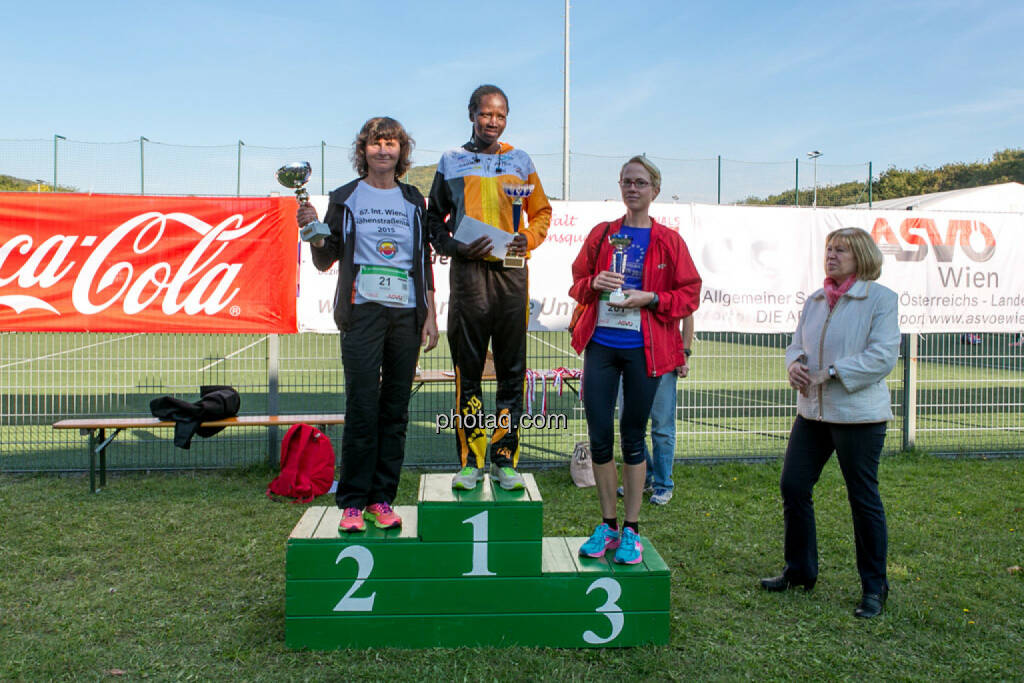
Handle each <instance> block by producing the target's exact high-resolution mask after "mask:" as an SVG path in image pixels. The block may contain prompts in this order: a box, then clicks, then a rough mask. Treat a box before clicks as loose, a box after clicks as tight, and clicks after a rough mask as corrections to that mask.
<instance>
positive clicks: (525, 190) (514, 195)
mask: <svg viewBox="0 0 1024 683" xmlns="http://www.w3.org/2000/svg"><path fill="white" fill-rule="evenodd" d="M502 189H503V190H505V194H506V195H507V196H508V197H509V198H510V199H511V200H512V234H514V235H516V234H519V221H520V220H521V219H522V216H523V199H525V198H526V197H529V196H530V194H531V193H532V192H533V185H529V184H527V183H505V184H504V185H503V186H502ZM501 264H502V265H503V266H505V267H506V268H522V267H523V266H525V265H526V257H525V256H511V255H509V254H507V253H506V254H505V258H504V260H502V262H501Z"/></svg>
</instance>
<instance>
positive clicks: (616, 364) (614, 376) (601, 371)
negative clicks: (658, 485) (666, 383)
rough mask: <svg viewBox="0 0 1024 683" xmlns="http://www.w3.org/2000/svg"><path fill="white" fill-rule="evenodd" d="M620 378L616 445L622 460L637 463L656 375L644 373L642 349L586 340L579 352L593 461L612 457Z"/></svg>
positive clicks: (602, 460)
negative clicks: (617, 346) (584, 348)
mask: <svg viewBox="0 0 1024 683" xmlns="http://www.w3.org/2000/svg"><path fill="white" fill-rule="evenodd" d="M620 378H621V381H622V412H621V414H620V415H619V432H620V435H619V442H620V443H619V445H620V447H621V448H622V461H623V462H624V463H626V464H627V465H639V464H640V463H642V462H643V461H644V437H645V436H646V434H647V418H648V417H649V416H650V414H651V405H652V404H653V403H654V394H655V393H657V391H658V378H657V377H650V376H648V374H647V359H646V358H645V357H644V349H643V348H642V347H641V348H636V349H615V348H612V347H610V346H605V345H604V344H598V343H597V342H590V343H589V344H587V348H586V352H585V353H584V356H583V410H584V412H585V413H586V415H587V432H588V433H589V434H590V454H591V457H592V458H593V460H594V463H595V464H598V465H603V464H604V463H606V462H610V461H611V459H612V447H613V446H614V443H615V429H614V425H615V400H616V398H617V397H618V394H619V381H620Z"/></svg>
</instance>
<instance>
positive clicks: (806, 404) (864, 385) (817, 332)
mask: <svg viewBox="0 0 1024 683" xmlns="http://www.w3.org/2000/svg"><path fill="white" fill-rule="evenodd" d="M899 349H900V328H899V321H898V315H897V296H896V292H894V291H892V290H891V289H889V288H887V287H884V286H882V285H880V284H878V283H877V282H871V281H862V280H858V281H857V282H855V283H854V285H853V287H851V288H850V291H848V292H847V293H846V294H843V295H842V296H841V297H840V298H839V301H838V302H837V303H836V307H835V308H834V309H833V310H832V311H831V312H830V311H829V309H828V297H827V296H826V295H825V290H824V289H819V290H818V291H816V292H814V293H813V294H811V296H810V297H809V298H808V299H807V301H806V302H805V303H804V310H803V313H802V314H801V315H800V322H799V323H797V326H796V332H794V333H793V341H792V343H791V344H790V345H789V346H788V347H787V348H786V367H787V368H788V367H789V366H790V365H791V364H792V363H793V361H796V360H798V359H799V358H800V356H801V355H804V356H806V361H805V362H806V364H807V367H808V368H809V370H810V371H811V372H812V373H813V372H815V371H817V370H821V369H823V368H827V367H828V366H829V365H832V366H834V367H835V369H836V379H829V380H827V381H825V382H824V383H823V384H819V385H818V386H816V387H814V388H813V389H811V391H810V392H808V393H809V395H808V396H803V395H800V394H798V396H797V402H796V407H797V412H799V413H800V415H802V416H803V417H804V418H806V419H808V420H823V421H825V422H844V423H864V422H883V421H886V420H891V419H892V399H891V397H890V395H889V390H888V388H887V387H886V386H885V378H886V377H887V376H888V375H889V373H890V372H892V369H893V367H894V366H895V365H896V360H897V359H898V358H899Z"/></svg>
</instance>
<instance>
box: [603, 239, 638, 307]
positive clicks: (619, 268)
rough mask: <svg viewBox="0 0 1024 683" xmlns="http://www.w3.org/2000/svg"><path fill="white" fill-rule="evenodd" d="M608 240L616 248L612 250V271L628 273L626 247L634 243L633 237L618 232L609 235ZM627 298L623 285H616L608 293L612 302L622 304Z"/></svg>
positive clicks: (609, 301) (620, 273) (622, 273)
mask: <svg viewBox="0 0 1024 683" xmlns="http://www.w3.org/2000/svg"><path fill="white" fill-rule="evenodd" d="M608 242H609V243H610V244H611V245H612V247H613V248H614V249H615V251H614V252H612V272H613V273H618V274H619V275H624V274H625V273H626V249H628V248H629V245H630V244H632V243H633V238H632V237H630V236H629V235H623V234H622V233H618V232H617V233H615V234H614V235H608ZM625 300H626V295H625V294H624V293H623V292H622V287H616V288H615V290H614V291H613V292H612V293H611V294H609V295H608V303H610V304H621V303H622V302H624V301H625Z"/></svg>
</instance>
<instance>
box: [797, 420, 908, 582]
mask: <svg viewBox="0 0 1024 683" xmlns="http://www.w3.org/2000/svg"><path fill="white" fill-rule="evenodd" d="M885 429H886V423H885V422H875V423H870V424H838V423H834V422H818V421H815V420H807V419H804V418H803V417H800V416H799V415H798V416H797V418H796V421H795V422H794V423H793V429H792V431H791V432H790V435H789V445H788V446H787V447H786V458H785V461H784V462H783V465H782V477H781V481H780V488H781V490H782V510H783V516H784V518H785V557H786V568H785V574H786V576H789V577H791V578H793V579H795V580H808V579H815V578H817V576H818V539H817V531H816V528H815V524H814V500H813V497H812V491H813V490H814V485H815V484H816V483H817V481H818V478H819V477H820V476H821V470H822V469H823V468H824V467H825V463H826V462H828V459H829V458H830V457H831V456H832V453H833V452H835V454H836V458H837V459H838V460H839V468H840V470H841V471H842V473H843V479H844V480H845V481H846V496H847V498H848V499H849V501H850V511H851V513H852V514H853V536H854V539H855V541H856V545H857V571H858V572H859V573H860V582H861V589H862V590H863V592H865V593H880V592H882V589H883V588H888V587H889V583H888V581H887V580H886V572H885V563H886V554H887V549H888V531H887V529H886V524H885V509H884V508H883V507H882V498H881V496H880V495H879V493H878V462H879V459H880V458H881V455H882V445H883V443H884V441H885Z"/></svg>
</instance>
